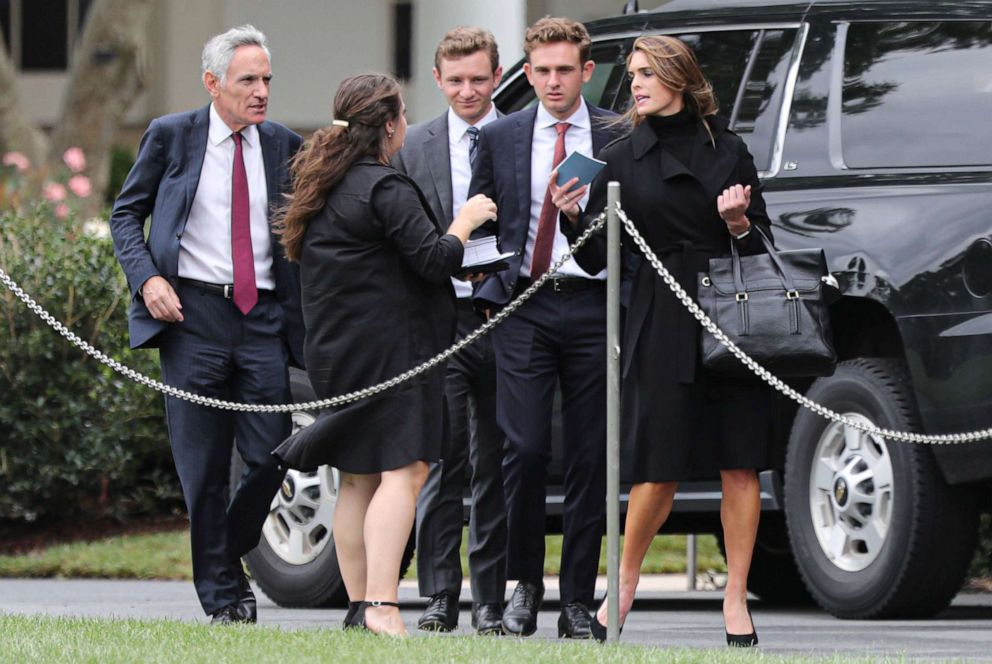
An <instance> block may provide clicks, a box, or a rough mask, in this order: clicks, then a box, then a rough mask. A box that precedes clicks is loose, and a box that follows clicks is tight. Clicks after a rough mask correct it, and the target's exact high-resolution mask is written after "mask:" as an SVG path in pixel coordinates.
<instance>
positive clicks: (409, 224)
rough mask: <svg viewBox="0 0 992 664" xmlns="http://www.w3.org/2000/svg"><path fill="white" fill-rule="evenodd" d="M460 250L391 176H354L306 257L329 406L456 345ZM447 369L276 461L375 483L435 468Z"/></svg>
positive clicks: (338, 189) (315, 359)
mask: <svg viewBox="0 0 992 664" xmlns="http://www.w3.org/2000/svg"><path fill="white" fill-rule="evenodd" d="M462 254H463V247H462V243H461V241H460V240H459V239H458V238H456V237H455V236H453V235H446V234H445V229H444V228H443V227H442V226H441V224H440V223H439V222H438V220H437V219H436V218H435V217H434V214H433V213H432V212H431V209H430V206H429V205H428V204H427V202H426V200H425V199H424V196H423V193H422V192H421V191H420V189H419V188H418V187H417V185H416V184H415V183H414V182H413V180H411V179H410V178H408V177H407V176H405V175H403V174H401V173H399V172H398V171H397V170H396V169H394V168H392V167H391V166H386V165H383V164H380V163H379V162H377V161H375V160H373V159H371V158H367V159H362V160H360V161H359V162H357V163H356V164H354V165H353V166H352V167H351V169H350V170H349V171H348V173H347V174H346V175H345V176H344V178H343V179H342V180H341V182H340V183H338V184H337V185H336V186H335V187H334V188H333V189H332V190H331V191H330V192H329V193H328V196H327V201H326V203H325V204H324V208H323V209H322V210H321V211H320V212H319V213H318V214H317V215H315V216H314V217H313V218H312V219H311V220H310V223H309V227H308V229H307V232H306V236H305V239H304V243H303V248H302V252H301V256H300V275H301V282H302V288H303V318H304V323H305V325H306V341H305V343H304V354H305V357H306V361H307V373H308V375H309V377H310V381H311V383H312V384H313V387H314V391H315V392H316V394H317V397H318V398H327V397H331V396H337V395H340V394H344V393H347V392H351V391H354V390H360V389H362V388H364V387H367V386H369V385H373V384H375V383H379V382H381V381H383V380H387V379H389V378H393V377H394V376H397V375H399V374H401V373H403V372H404V371H406V370H407V369H410V368H412V367H414V366H415V365H417V364H420V363H421V362H423V361H424V360H426V359H429V358H430V357H433V356H434V355H435V354H437V353H439V352H440V351H442V350H444V349H445V348H447V347H448V346H449V345H451V343H452V342H453V340H454V337H455V324H456V313H455V297H454V290H453V289H452V287H451V276H452V274H454V273H455V272H456V271H457V270H458V269H459V267H460V266H461V262H462ZM445 408H446V407H445V402H444V368H443V365H442V366H441V367H439V368H434V369H433V370H431V371H429V372H427V373H425V374H422V375H420V376H419V377H417V378H416V379H414V380H410V381H407V382H405V383H403V384H401V385H400V386H398V387H395V388H392V389H390V390H387V391H386V392H383V393H381V394H379V395H377V396H374V397H371V398H365V399H362V400H360V401H356V402H353V403H349V404H345V405H342V406H337V407H334V408H331V409H329V410H326V411H322V413H321V414H320V415H319V417H318V419H317V421H316V422H315V423H314V424H313V425H311V426H309V427H307V428H306V429H303V430H302V431H301V432H300V433H298V434H296V435H294V436H292V437H291V438H289V439H288V440H287V441H285V442H284V443H283V444H282V445H281V446H280V447H279V448H278V449H277V450H276V455H277V456H279V457H280V458H281V459H283V460H284V461H285V462H286V463H287V464H288V465H289V466H290V467H295V468H301V469H312V468H315V467H316V466H317V465H320V464H331V465H333V466H335V467H336V468H339V469H340V470H343V471H345V472H351V473H376V472H381V471H383V470H391V469H395V468H399V467H402V466H404V465H407V464H408V463H411V462H412V461H416V460H423V461H436V460H437V459H438V458H439V456H440V451H441V449H442V445H443V443H444V440H445V438H446V437H447V435H448V431H447V428H448V427H447V411H446V409H445Z"/></svg>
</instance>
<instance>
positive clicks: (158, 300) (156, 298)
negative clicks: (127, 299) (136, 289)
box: [141, 276, 183, 323]
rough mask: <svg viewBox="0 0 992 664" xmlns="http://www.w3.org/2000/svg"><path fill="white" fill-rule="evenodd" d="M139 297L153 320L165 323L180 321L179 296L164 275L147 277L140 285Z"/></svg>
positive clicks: (180, 304) (181, 307) (180, 306)
mask: <svg viewBox="0 0 992 664" xmlns="http://www.w3.org/2000/svg"><path fill="white" fill-rule="evenodd" d="M141 299H142V300H144V302H145V307H147V309H148V313H150V314H151V315H152V318H154V319H155V320H161V321H165V322H166V323H181V322H182V320H183V312H182V309H183V305H182V303H180V302H179V296H178V295H176V291H174V290H173V289H172V284H170V283H169V282H168V281H166V280H165V278H164V277H159V276H154V277H149V278H148V281H146V282H145V283H144V284H142V286H141Z"/></svg>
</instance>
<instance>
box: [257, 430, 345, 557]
mask: <svg viewBox="0 0 992 664" xmlns="http://www.w3.org/2000/svg"><path fill="white" fill-rule="evenodd" d="M313 421H314V417H313V416H312V415H311V414H309V413H293V433H296V432H297V431H299V430H300V429H302V428H303V427H305V426H309V425H310V424H312V423H313ZM339 487H340V477H339V476H338V471H337V469H335V468H331V467H330V466H321V467H320V468H318V469H317V470H316V472H311V473H304V472H301V471H298V470H289V471H288V472H287V473H286V477H285V479H284V480H283V483H282V486H280V487H279V491H277V492H276V495H275V497H274V498H273V499H272V505H271V507H270V508H269V516H268V518H266V520H265V523H264V524H263V525H262V537H264V538H265V541H266V542H267V543H268V545H269V547H270V548H271V549H272V550H273V551H274V552H275V553H276V555H278V556H279V557H280V558H281V559H282V560H284V561H285V562H287V563H289V564H290V565H305V564H307V563H310V562H313V561H314V560H315V559H316V558H317V557H318V556H320V554H321V552H322V551H323V550H324V548H325V547H326V546H327V545H328V543H329V542H330V541H331V539H332V536H331V524H332V523H333V521H334V507H335V505H336V504H337V498H338V489H339Z"/></svg>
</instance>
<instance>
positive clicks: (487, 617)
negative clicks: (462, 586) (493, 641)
mask: <svg viewBox="0 0 992 664" xmlns="http://www.w3.org/2000/svg"><path fill="white" fill-rule="evenodd" d="M472 629H474V630H475V631H476V632H477V633H478V634H480V635H482V636H487V635H492V636H499V635H500V634H502V633H503V605H502V604H473V605H472Z"/></svg>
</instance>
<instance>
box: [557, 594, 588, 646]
mask: <svg viewBox="0 0 992 664" xmlns="http://www.w3.org/2000/svg"><path fill="white" fill-rule="evenodd" d="M591 620H592V619H591V618H590V616H589V609H587V608H586V606H585V604H583V603H582V602H569V603H568V604H566V605H565V606H563V607H561V615H559V616H558V638H559V639H560V638H566V639H590V638H592V629H591V628H590V622H591Z"/></svg>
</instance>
